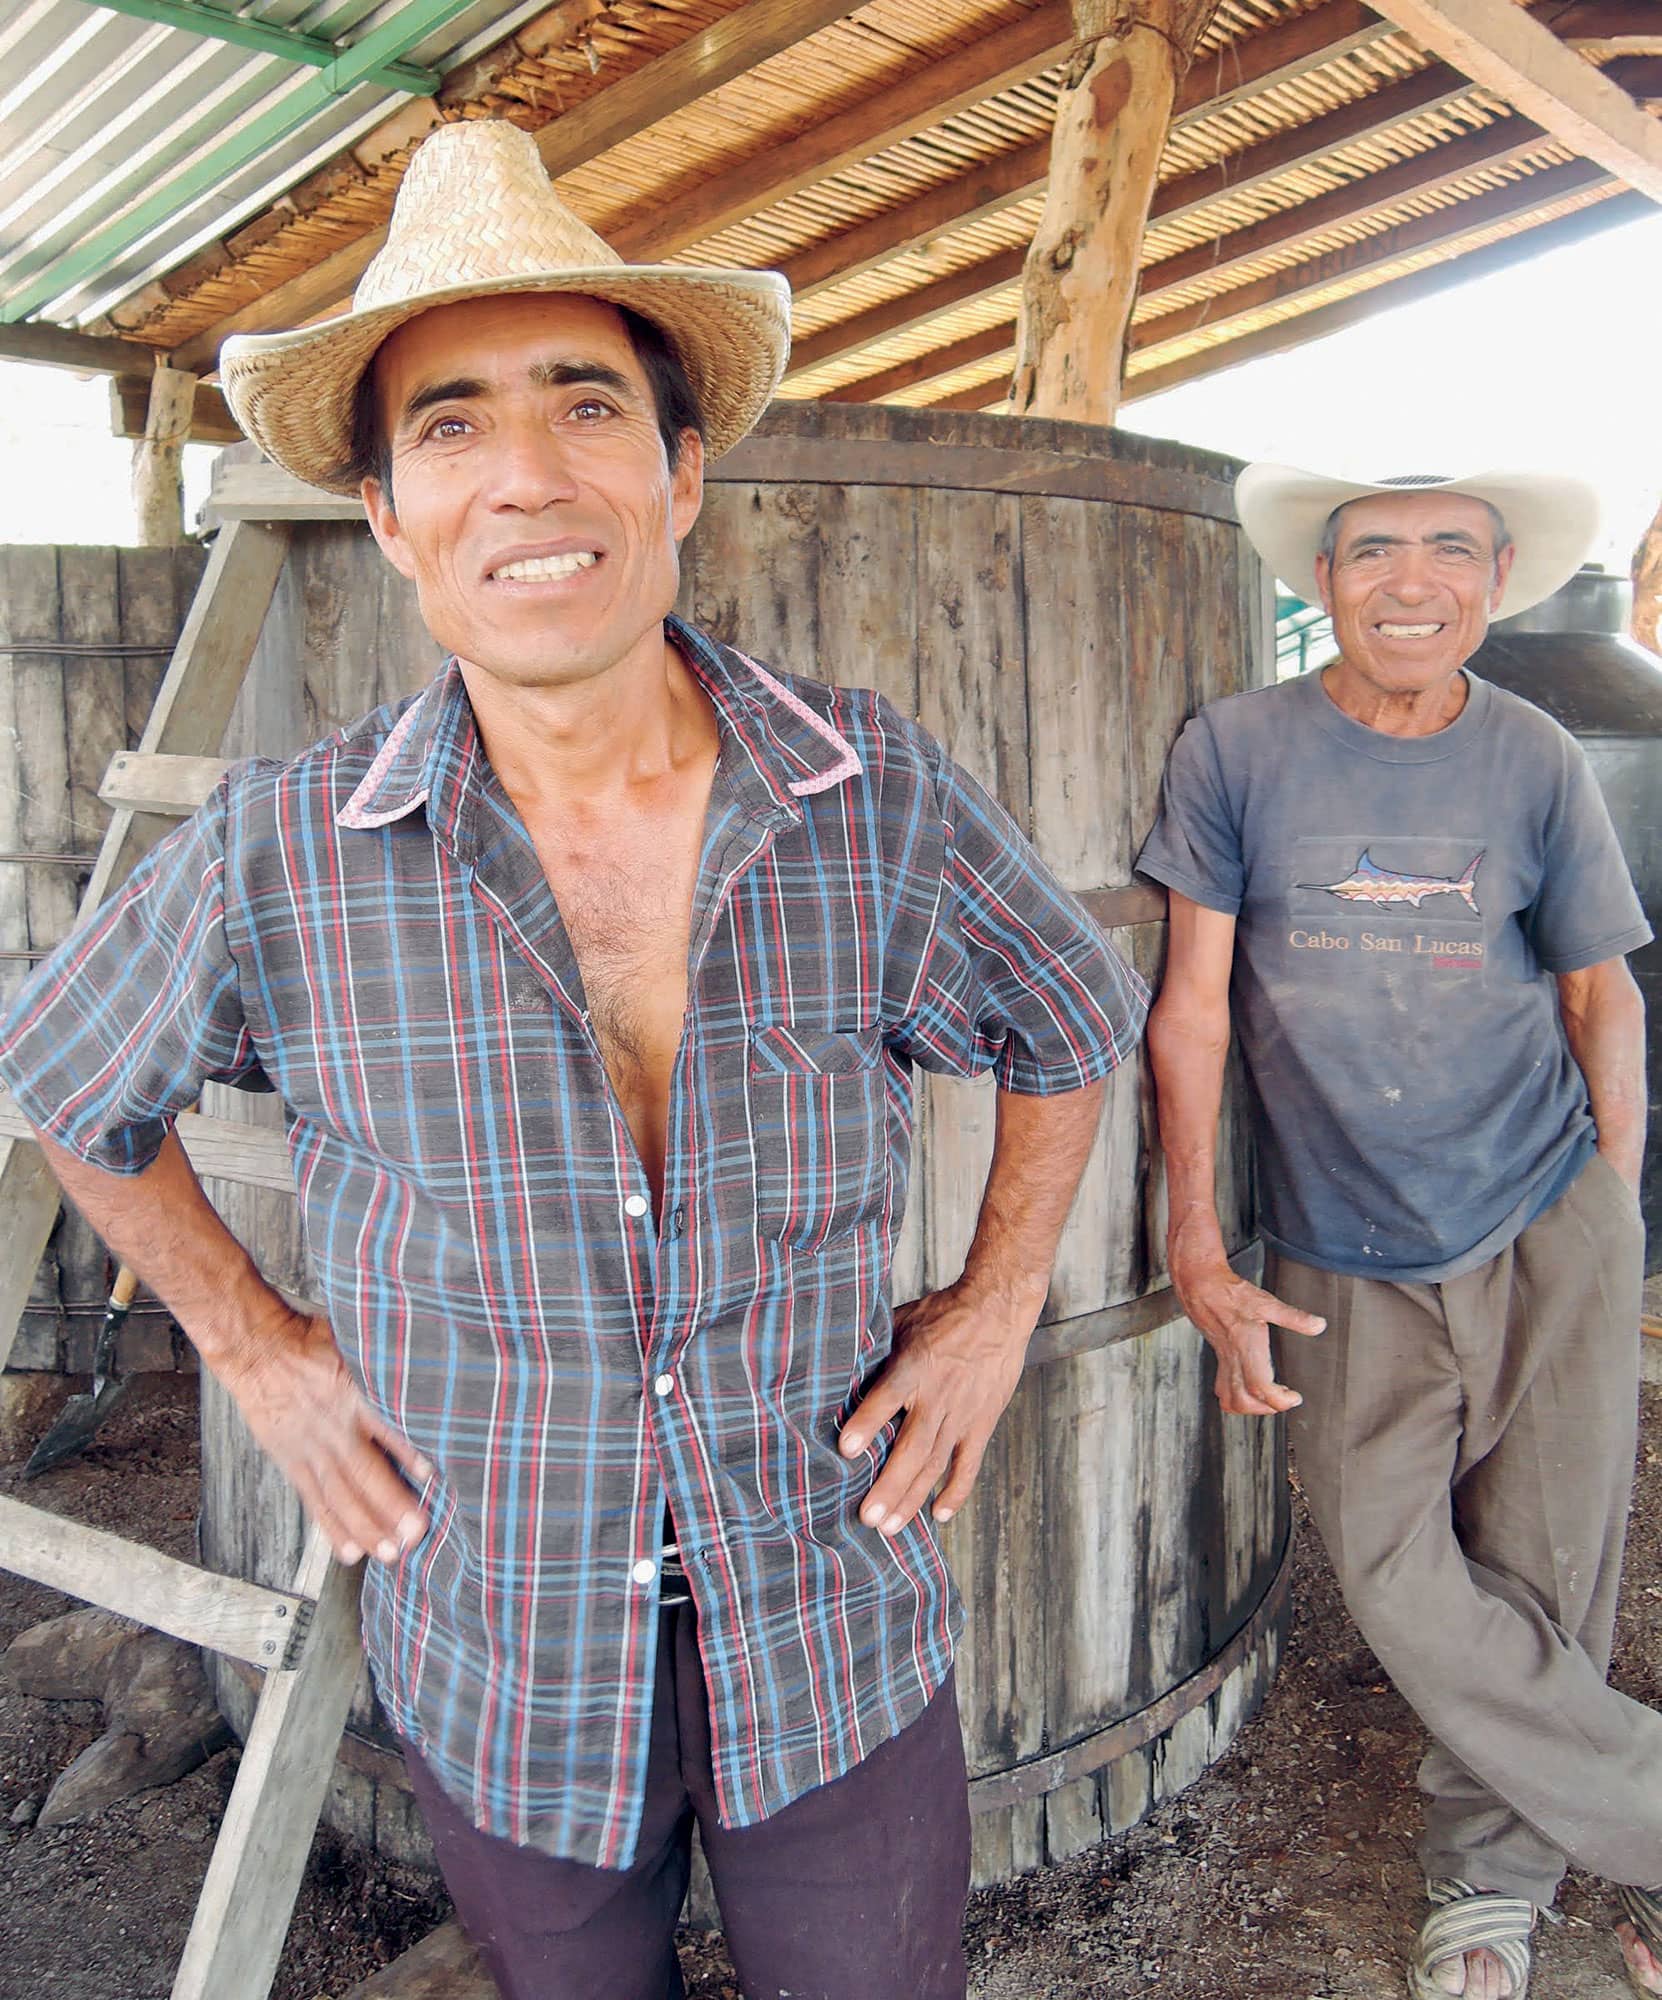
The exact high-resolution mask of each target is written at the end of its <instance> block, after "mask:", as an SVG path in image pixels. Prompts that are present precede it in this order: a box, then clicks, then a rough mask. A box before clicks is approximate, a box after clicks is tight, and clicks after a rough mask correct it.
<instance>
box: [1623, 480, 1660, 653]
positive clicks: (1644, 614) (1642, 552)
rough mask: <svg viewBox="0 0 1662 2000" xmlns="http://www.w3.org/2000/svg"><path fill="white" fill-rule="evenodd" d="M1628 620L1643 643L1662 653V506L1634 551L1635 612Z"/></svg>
mask: <svg viewBox="0 0 1662 2000" xmlns="http://www.w3.org/2000/svg"><path fill="white" fill-rule="evenodd" d="M1629 624H1630V629H1631V631H1632V633H1633V636H1634V638H1635V639H1636V640H1637V641H1638V642H1639V644H1640V645H1641V646H1647V647H1649V649H1650V650H1651V652H1653V653H1657V654H1662V507H1658V508H1657V510H1656V519H1655V520H1654V521H1652V522H1651V524H1650V526H1649V527H1648V528H1647V529H1646V530H1645V532H1644V533H1643V534H1642V535H1641V536H1640V537H1639V546H1638V547H1637V548H1636V549H1635V550H1634V551H1633V616H1632V619H1631V620H1630V621H1629Z"/></svg>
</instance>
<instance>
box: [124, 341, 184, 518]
mask: <svg viewBox="0 0 1662 2000" xmlns="http://www.w3.org/2000/svg"><path fill="white" fill-rule="evenodd" d="M195 410H196V377H195V376H194V375H189V374H186V372H185V371H184V370H183V369H182V368H169V367H167V366H166V365H165V364H164V363H163V362H162V361H160V360H158V361H157V363H156V372H155V374H154V375H153V376H152V377H151V380H150V405H149V408H148V410H147V411H146V413H145V419H144V436H143V437H142V438H140V439H139V441H138V443H137V444H135V445H134V446H133V513H134V515H135V517H136V519H137V523H138V539H139V546H140V547H141V548H147V549H148V548H165V547H168V546H170V545H172V544H173V543H175V542H182V541H183V540H184V539H185V480H184V450H185V440H186V438H188V437H189V436H190V426H191V418H192V417H193V415H194V414H195Z"/></svg>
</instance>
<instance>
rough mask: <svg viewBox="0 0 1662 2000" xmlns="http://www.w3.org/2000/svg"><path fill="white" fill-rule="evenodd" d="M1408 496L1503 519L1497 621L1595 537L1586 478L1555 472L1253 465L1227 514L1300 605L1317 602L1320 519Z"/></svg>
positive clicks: (1594, 505)
mask: <svg viewBox="0 0 1662 2000" xmlns="http://www.w3.org/2000/svg"><path fill="white" fill-rule="evenodd" d="M1410 490H1418V491H1421V492H1426V491H1433V492H1436V491H1441V492H1453V493H1462V494H1465V495H1466V496H1467V497H1468V498H1470V499H1473V500H1487V501H1488V503H1489V505H1490V506H1491V507H1493V508H1495V509H1496V510H1497V511H1498V513H1499V514H1500V516H1501V518H1502V519H1503V520H1504V521H1505V523H1506V526H1507V529H1508V531H1509V532H1510V534H1511V536H1512V541H1513V544H1514V546H1515V548H1516V550H1517V553H1516V554H1515V555H1514V556H1513V558H1512V571H1511V574H1510V575H1509V576H1508V577H1507V579H1506V590H1505V594H1504V595H1503V596H1502V598H1501V601H1500V606H1499V609H1498V610H1497V611H1496V612H1495V613H1494V616H1495V617H1496V618H1510V617H1512V616H1513V614H1514V613H1515V612H1519V611H1527V610H1528V608H1529V607H1530V605H1532V604H1539V603H1540V601H1541V599H1542V598H1543V597H1550V596H1551V595H1552V593H1553V592H1554V591H1555V590H1556V589H1557V588H1558V586H1559V585H1560V584H1562V583H1567V582H1568V581H1569V580H1570V578H1571V577H1572V576H1574V575H1575V573H1576V571H1577V570H1578V569H1579V568H1580V567H1581V564H1582V562H1583V560H1584V559H1585V557H1586V554H1587V551H1588V550H1589V549H1590V548H1591V547H1592V546H1593V543H1594V541H1595V540H1596V539H1597V537H1598V531H1599V497H1598V494H1597V493H1596V492H1595V491H1594V490H1593V488H1592V487H1591V486H1589V485H1588V484H1587V482H1586V481H1585V480H1583V479H1572V478H1570V477H1569V476H1568V475H1567V474H1564V473H1557V472H1479V473H1474V474H1473V475H1472V477H1471V478H1469V479H1441V478H1436V479H1433V478H1423V477H1420V476H1418V475H1413V476H1408V477H1403V478H1397V479H1379V480H1359V479H1333V478H1330V477H1329V476H1328V475H1327V474H1326V473H1322V472H1302V471H1300V469H1299V468H1298V467H1297V466H1296V465H1271V464H1267V463H1264V462H1260V463H1258V464H1256V465H1249V466H1248V467H1247V468H1246V469H1245V471H1243V472H1242V474H1241V476H1240V477H1239V478H1238V479H1237V480H1236V481H1235V509H1236V512H1237V513H1238V514H1239V515H1240V517H1241V526H1242V527H1243V528H1245V529H1246V531H1247V534H1248V536H1249V537H1250V538H1251V541H1252V546H1253V547H1254V548H1255V549H1256V550H1257V551H1258V553H1259V554H1260V555H1261V556H1262V557H1263V558H1264V561H1265V562H1266V563H1267V564H1268V565H1269V567H1270V568H1271V569H1272V570H1273V571H1274V572H1275V574H1276V575H1277V576H1278V577H1279V578H1280V579H1281V581H1282V582H1283V583H1285V584H1286V585H1287V586H1288V587H1289V588H1290V589H1292V590H1294V591H1296V592H1297V593H1298V595H1299V596H1300V597H1302V598H1303V599H1304V601H1305V603H1306V604H1320V602H1321V592H1320V591H1319V590H1318V588H1317V586H1316V552H1317V550H1318V549H1319V548H1320V547H1321V539H1322V530H1323V528H1325V527H1326V525H1327V517H1328V515H1329V514H1331V513H1332V512H1333V510H1334V508H1335V507H1342V506H1344V504H1345V503H1346V501H1348V500H1360V499H1362V498H1364V497H1365V496H1366V495H1368V494H1372V493H1401V492H1405V491H1410Z"/></svg>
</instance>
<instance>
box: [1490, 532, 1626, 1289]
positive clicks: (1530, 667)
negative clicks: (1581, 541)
mask: <svg viewBox="0 0 1662 2000" xmlns="http://www.w3.org/2000/svg"><path fill="white" fill-rule="evenodd" d="M1630 603H1631V588H1630V586H1629V584H1628V582H1627V579H1626V578H1625V577H1620V576H1610V575H1606V573H1605V572H1604V571H1603V570H1583V571H1581V573H1580V574H1579V575H1578V576H1574V577H1572V578H1571V579H1570V581H1569V582H1568V583H1567V584H1565V585H1564V587H1563V589H1562V590H1559V591H1556V592H1554V594H1553V595H1552V596H1551V597H1549V598H1547V599H1546V600H1545V602H1544V603H1541V604H1537V605H1536V606H1535V607H1534V608H1533V609H1532V610H1529V611H1525V612H1523V613H1522V614H1521V615H1520V616H1519V617H1517V618H1508V619H1507V620H1506V621H1505V622H1504V623H1503V624H1498V625H1495V626H1492V627H1491V628H1490V632H1489V636H1488V638H1487V639H1486V640H1485V641H1484V643H1483V645H1482V646H1481V647H1480V648H1479V650H1478V652H1477V653H1476V654H1475V655H1474V657H1473V659H1472V662H1471V665H1472V669H1473V671H1474V672H1476V673H1479V674H1481V675H1482V676H1483V678H1484V679H1485V680H1489V681H1493V682H1494V683H1495V685H1496V686H1497V687H1503V688H1510V689H1511V690H1512V692H1513V693H1514V694H1521V695H1522V696H1523V697H1524V698H1525V699H1526V700H1527V701H1532V702H1534V703H1535V705H1536V706H1537V707H1538V708H1544V709H1545V710H1546V712H1547V713H1548V714H1549V715H1550V716H1553V717H1554V718H1555V719H1556V720H1557V721H1559V722H1561V723H1562V724H1563V725H1564V727H1565V728H1566V729H1567V730H1569V732H1570V734H1571V735H1572V736H1574V737H1575V738H1576V739H1577V741H1578V742H1579V743H1580V744H1581V747H1582V748H1583V749H1584V750H1585V751H1586V753H1587V761H1588V762H1589V763H1590V764H1591V765H1592V767H1593V774H1594V776H1595V777H1596V778H1597V779H1598V782H1599V786H1600V789H1601V790H1602V791H1603V793H1604V797H1605V802H1606V804H1607V805H1608V806H1609V808H1610V817H1611V819H1612V820H1614V822H1615V825H1616V833H1617V836H1618V837H1619V839H1620V840H1621V843H1622V850H1623V852H1624V853H1625V854H1626V856H1627V864H1628V867H1629V868H1630V869H1631V870H1632V871H1633V881H1634V886H1635V887H1636V888H1637V889H1638V891H1639V900H1640V901H1641V902H1642V903H1643V904H1644V906H1645V915H1646V916H1647V917H1648V918H1649V919H1650V923H1651V928H1652V929H1653V930H1655V931H1656V932H1657V933H1658V934H1659V937H1662V659H1658V658H1657V656H1656V655H1655V654H1654V653H1648V652H1646V651H1645V649H1644V648H1643V647H1642V646H1639V645H1636V644H1635V643H1634V641H1633V640H1631V639H1629V638H1627V637H1626V636H1625V633H1626V630H1627V624H1628V613H1629V605H1630ZM1629 964H1630V965H1631V966H1632V968H1633V976H1634V978H1635V979H1636V980H1637V981H1638V982H1639V987H1640V990H1641V992H1642V993H1643V994H1644V996H1645V1008H1646V1013H1647V1027H1646V1048H1645V1071H1646V1080H1647V1083H1648V1085H1649V1094H1650V1101H1651V1103H1652V1105H1653V1106H1658V1107H1662V941H1653V942H1652V943H1650V944H1648V945H1646V947H1645V948H1644V950H1643V951H1638V952H1635V953H1634V954H1633V957H1632V958H1631V959H1630V960H1629ZM1640 1198H1641V1201H1642V1203H1643V1206H1644V1211H1645V1222H1646V1225H1647V1228H1648V1231H1649V1240H1648V1246H1647V1249H1646V1253H1645V1255H1646V1269H1647V1272H1655V1271H1657V1270H1659V1269H1662V1115H1659V1116H1654V1117H1653V1118H1652V1122H1651V1130H1650V1143H1649V1145H1648V1146H1647V1148H1646V1151H1645V1172H1644V1181H1643V1183H1642V1187H1641V1197H1640Z"/></svg>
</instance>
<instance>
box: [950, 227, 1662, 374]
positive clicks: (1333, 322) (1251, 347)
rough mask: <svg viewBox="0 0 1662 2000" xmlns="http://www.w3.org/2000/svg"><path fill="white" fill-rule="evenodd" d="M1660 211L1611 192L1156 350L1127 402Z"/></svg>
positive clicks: (1336, 330) (1283, 350)
mask: <svg viewBox="0 0 1662 2000" xmlns="http://www.w3.org/2000/svg"><path fill="white" fill-rule="evenodd" d="M1654 213H1655V211H1654V209H1653V208H1652V206H1651V204H1650V202H1649V201H1648V200H1647V199H1646V198H1645V196H1643V195H1638V194H1617V195H1612V196H1611V197H1610V199H1609V200H1608V201H1601V202H1600V203H1598V205H1597V206H1596V207H1593V208H1583V209H1578V210H1577V211H1576V212H1575V213H1574V214H1572V215H1561V216H1555V217H1554V218H1553V219H1552V220H1551V221H1550V222H1542V223H1537V224H1535V225H1534V226H1533V227H1530V228H1526V229H1521V230H1518V231H1516V232H1515V233H1514V234H1513V235H1511V236H1507V237H1504V238H1503V239H1502V240H1501V241H1500V242H1498V243H1488V244H1485V245H1483V246H1482V248H1480V249H1477V250H1468V251H1466V252H1465V253H1464V254H1463V255H1461V256H1456V257H1451V258H1450V259H1449V260H1448V261H1447V262H1446V263H1440V264H1435V265H1433V266H1431V268H1430V269H1428V270H1424V271H1410V272H1408V273H1406V274H1405V275H1404V276H1403V277H1400V278H1387V279H1385V280H1384V281H1383V282H1382V283H1380V284H1378V285H1373V286H1370V287H1369V288H1368V289H1367V290H1366V291H1362V292H1357V293H1355V294H1354V295H1353V296H1352V297H1350V298H1344V299H1335V300H1334V301H1332V303H1330V304H1328V305H1325V306H1316V307H1314V308H1312V309H1311V310H1310V311H1308V312H1304V313H1298V314H1294V315H1291V316H1290V317H1288V318H1286V319H1282V320H1277V321H1276V322H1275V324H1274V325H1273V326H1264V327H1259V328H1256V329H1255V330H1254V331H1253V332H1251V333H1246V334H1242V335H1240V336H1238V337H1237V338H1236V339H1234V340H1227V341H1219V342H1218V343H1217V344H1216V345H1214V346H1211V347H1207V348H1203V349H1201V350H1200V351H1199V352H1197V353H1193V354H1184V355H1180V356H1178V357H1177V358H1176V359H1174V360H1170V361H1161V360H1159V359H1158V358H1157V357H1151V359H1150V360H1149V361H1148V362H1147V363H1146V364H1145V365H1144V366H1143V367H1141V368H1137V367H1133V368H1132V370H1131V372H1130V373H1129V374H1128V375H1127V377H1126V383H1125V392H1124V395H1123V398H1122V402H1123V403H1127V404H1129V403H1137V402H1140V401H1142V400H1143V399H1144V398H1145V397H1148V396H1158V395H1160V394H1162V393H1163V392H1164V391H1165V390H1167V389H1177V388H1181V387H1182V386H1183V384H1184V383H1185V382H1197V381H1200V380H1202V379H1204V378H1205V377H1206V376H1208V375H1221V374H1223V373H1224V372H1225V371H1226V370H1227V369H1230V368H1239V367H1241V366H1242V365H1243V364H1244V363H1246V362H1248V361H1260V360H1263V359H1265V358H1266V357H1267V356H1269V355H1272V354H1285V353H1287V352H1289V351H1290V350H1291V349H1293V348H1295V347H1302V346H1304V345H1305V344H1306V343H1307V342H1309V341H1312V340H1322V339H1325V338H1326V337H1327V336H1328V335H1329V334H1333V333H1342V332H1343V331H1344V330H1345V329H1346V328H1347V327H1352V326H1357V325H1359V324H1360V323H1361V322H1362V321H1363V320H1366V319H1372V318H1373V316H1374V315H1375V314H1376V313H1381V312H1388V311H1390V310H1391V309H1392V308H1393V307H1396V306H1407V305H1416V304H1418V303H1419V301H1420V300H1422V299H1429V298H1437V297H1439V296H1440V295H1441V294H1442V293H1444V292H1450V291H1455V290H1457V289H1458V288H1459V287H1460V286H1461V285H1466V284H1470V283H1471V282H1472V281H1473V280H1474V279H1477V278H1484V277H1488V276H1489V275H1490V274H1491V273H1492V272H1495V271H1508V270H1511V269H1512V268H1513V267H1514V266H1515V265H1518V264H1522V263H1526V262H1528V260H1529V259H1530V258H1532V257H1539V256H1544V255H1546V254H1547V253H1548V252H1549V251H1552V250H1559V249H1563V248H1565V247H1567V246H1568V245H1570V244H1574V243H1581V242H1585V241H1586V240H1587V239H1588V238H1589V237H1591V236H1596V235H1600V234H1602V233H1603V232H1604V231H1605V230H1608V229H1619V228H1622V227H1624V226H1625V225H1626V224H1627V223H1630V222H1636V221H1639V220H1641V219H1642V218H1643V217H1645V216H1648V215H1652V214H1654ZM982 407H983V408H985V407H986V406H985V405H982Z"/></svg>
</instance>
